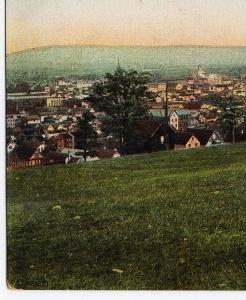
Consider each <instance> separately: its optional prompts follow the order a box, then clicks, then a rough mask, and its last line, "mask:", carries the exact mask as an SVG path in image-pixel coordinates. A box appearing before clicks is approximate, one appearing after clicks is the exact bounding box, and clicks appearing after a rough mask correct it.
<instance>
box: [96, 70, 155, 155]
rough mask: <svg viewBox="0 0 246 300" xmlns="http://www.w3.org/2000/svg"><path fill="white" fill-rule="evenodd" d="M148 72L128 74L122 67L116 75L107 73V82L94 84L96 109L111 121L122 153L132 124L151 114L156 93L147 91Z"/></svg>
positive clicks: (130, 72) (131, 71)
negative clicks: (151, 105) (151, 106)
mask: <svg viewBox="0 0 246 300" xmlns="http://www.w3.org/2000/svg"><path fill="white" fill-rule="evenodd" d="M149 81H150V74H149V73H138V72H137V71H135V70H130V71H126V70H124V69H122V68H121V67H120V66H118V68H117V69H116V71H115V72H114V74H111V73H106V77H105V80H104V81H101V82H99V83H97V84H95V85H94V90H93V92H94V94H93V100H92V101H93V103H94V105H95V108H96V109H97V110H100V111H104V112H106V113H107V114H108V115H110V116H111V118H112V127H113V131H114V132H113V133H114V134H115V135H116V137H117V138H118V141H119V146H120V150H121V151H122V150H123V147H125V149H127V146H128V142H129V139H128V137H129V136H130V133H131V129H132V124H133V122H134V121H135V120H139V119H142V118H144V117H146V116H147V115H149V108H150V103H151V102H152V100H153V93H151V92H149V91H148V87H147V83H148V82H149Z"/></svg>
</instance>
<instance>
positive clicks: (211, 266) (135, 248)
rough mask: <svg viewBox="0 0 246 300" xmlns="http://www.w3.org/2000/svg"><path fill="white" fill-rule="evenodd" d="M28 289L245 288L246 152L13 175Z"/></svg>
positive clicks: (17, 259) (14, 252) (14, 258)
mask: <svg viewBox="0 0 246 300" xmlns="http://www.w3.org/2000/svg"><path fill="white" fill-rule="evenodd" d="M7 180H8V187H7V188H8V195H7V201H8V204H7V208H8V211H7V214H8V220H7V221H8V224H7V231H8V281H9V283H10V284H11V285H12V286H13V287H15V288H20V289H107V290H115V289H126V290H129V289H144V290H150V289H159V290H180V289H189V290H198V289H199V290H202V289H211V290H239V289H244V290H245V289H246V144H241V145H234V146H219V147H213V148H209V149H208V148H207V149H205V148H203V149H198V150H187V151H172V152H171V151H170V152H159V153H154V154H147V155H136V156H131V157H128V158H120V159H115V160H108V161H96V162H87V163H86V164H84V165H80V166H79V165H77V166H51V167H40V168H32V169H25V170H24V169H23V170H18V171H12V172H9V173H8V174H7Z"/></svg>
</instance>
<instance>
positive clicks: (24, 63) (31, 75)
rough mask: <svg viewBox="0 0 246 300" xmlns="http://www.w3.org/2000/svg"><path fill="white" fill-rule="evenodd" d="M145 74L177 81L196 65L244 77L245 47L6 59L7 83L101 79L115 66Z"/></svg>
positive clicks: (33, 53)
mask: <svg viewBox="0 0 246 300" xmlns="http://www.w3.org/2000/svg"><path fill="white" fill-rule="evenodd" d="M118 58H119V60H120V63H121V65H122V66H123V67H124V68H134V69H136V70H138V71H149V72H152V73H153V74H155V75H156V76H157V77H159V78H167V77H168V78H178V77H183V76H185V75H187V74H190V73H191V72H193V71H194V70H195V69H196V68H197V66H198V65H199V64H201V65H203V66H204V67H205V68H206V69H207V71H209V72H217V73H226V74H232V75H238V74H239V69H240V73H241V74H242V73H245V74H246V47H206V46H201V47H198V46H163V47H141V46H136V47H125V46H121V47H113V46H92V45H87V46H79V45H72V46H51V47H41V48H34V49H27V50H23V51H20V52H15V53H10V54H8V55H7V58H6V61H7V79H8V80H17V79H25V80H45V79H50V78H54V77H57V76H65V77H71V76H77V77H79V76H82V77H91V76H92V75H93V76H94V77H101V76H103V74H104V73H105V72H111V71H113V70H114V69H115V67H116V66H117V61H118Z"/></svg>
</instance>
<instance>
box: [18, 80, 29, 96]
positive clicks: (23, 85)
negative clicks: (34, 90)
mask: <svg viewBox="0 0 246 300" xmlns="http://www.w3.org/2000/svg"><path fill="white" fill-rule="evenodd" d="M16 91H17V92H19V93H30V91H31V88H30V85H29V84H28V82H26V81H23V82H19V83H17V84H16Z"/></svg>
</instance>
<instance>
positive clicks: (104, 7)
mask: <svg viewBox="0 0 246 300" xmlns="http://www.w3.org/2000/svg"><path fill="white" fill-rule="evenodd" d="M6 2H7V3H6V6H7V7H6V10H7V15H6V17H7V20H6V23H7V28H6V31H7V52H14V51H20V50H23V49H27V48H34V47H42V46H48V45H70V44H81V45H88V44H90V45H112V46H136V45H141V46H162V45H163V46H164V45H213V46H222V45H225V46H246V34H245V33H246V17H245V15H246V0H234V1H231V0H6Z"/></svg>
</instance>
